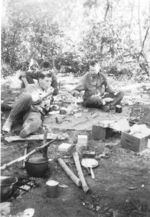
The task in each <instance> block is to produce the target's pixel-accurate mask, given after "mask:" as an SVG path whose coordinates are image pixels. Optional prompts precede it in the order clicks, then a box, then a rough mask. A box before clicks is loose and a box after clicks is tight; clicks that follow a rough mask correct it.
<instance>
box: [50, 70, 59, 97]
mask: <svg viewBox="0 0 150 217" xmlns="http://www.w3.org/2000/svg"><path fill="white" fill-rule="evenodd" d="M51 86H52V87H53V88H54V92H53V96H56V95H57V94H58V82H57V77H56V75H54V73H52V84H51Z"/></svg>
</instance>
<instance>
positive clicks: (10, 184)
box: [0, 176, 18, 202]
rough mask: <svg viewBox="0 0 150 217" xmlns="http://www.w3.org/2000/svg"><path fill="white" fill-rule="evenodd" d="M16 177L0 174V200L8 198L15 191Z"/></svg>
mask: <svg viewBox="0 0 150 217" xmlns="http://www.w3.org/2000/svg"><path fill="white" fill-rule="evenodd" d="M17 182H18V178H16V177H12V176H0V189H1V197H0V200H1V202H4V201H7V200H8V199H10V198H11V197H12V195H13V193H14V191H15V184H16V183H17Z"/></svg>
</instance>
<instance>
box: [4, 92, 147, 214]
mask: <svg viewBox="0 0 150 217" xmlns="http://www.w3.org/2000/svg"><path fill="white" fill-rule="evenodd" d="M10 92H11V91H10ZM10 92H8V91H4V89H3V91H2V99H6V98H7V99H8V100H9V99H10V98H11V99H12V98H13V95H12V93H11V94H10ZM16 94H17V92H14V95H16ZM10 95H11V97H10ZM138 106H139V107H140V108H142V105H140V104H139V105H138ZM139 107H138V108H139ZM136 108H137V105H136ZM134 110H136V109H134V106H133V107H132V112H131V114H132V115H133V118H132V120H136V121H140V122H141V123H142V121H141V120H143V122H145V121H146V120H148V115H149V114H150V113H149V110H142V111H145V112H147V113H145V114H143V113H142V116H140V117H141V118H139V114H138V115H137V118H136V117H135V116H136V114H135V112H134ZM7 115H8V113H6V112H2V115H1V118H2V124H3V123H4V121H5V119H6V117H7ZM146 117H147V118H146ZM54 132H55V133H59V132H60V131H59V129H57V130H54ZM61 132H62V130H61ZM63 132H64V133H67V134H68V135H69V137H70V139H71V140H72V141H73V142H74V143H75V144H76V142H77V136H78V135H79V134H86V135H88V138H89V141H88V149H89V150H91V151H95V152H96V153H97V154H102V153H107V158H106V157H104V158H101V159H99V160H98V162H99V165H98V167H96V168H95V169H94V174H95V179H92V178H91V176H90V175H89V174H87V171H86V170H85V169H83V172H84V175H85V179H86V181H87V183H88V186H89V188H90V191H89V192H88V193H84V192H83V190H82V188H78V187H77V186H76V185H75V184H74V183H73V181H72V180H71V179H70V178H69V177H68V176H67V175H66V174H65V172H64V171H63V170H62V168H61V167H60V165H59V164H58V162H57V160H56V159H57V156H58V152H57V147H58V145H59V144H61V143H62V142H61V141H58V142H54V143H52V144H51V145H50V147H49V149H48V156H49V158H50V159H53V160H52V161H51V162H49V171H48V173H47V174H46V176H45V178H36V182H37V183H38V185H37V186H36V187H35V188H33V189H31V190H30V191H29V192H27V193H25V194H23V195H22V196H18V195H17V194H16V197H15V198H11V202H12V210H11V215H17V213H19V212H22V211H23V210H25V209H26V208H34V209H35V214H34V216H35V217H44V216H49V217H66V216H68V217H75V216H79V217H84V216H88V217H92V216H95V217H149V216H150V202H149V201H150V170H149V167H150V154H144V155H140V154H138V153H135V152H132V151H130V150H126V149H123V148H122V147H121V144H120V134H115V135H114V136H113V137H112V138H110V139H107V140H105V141H98V140H93V139H92V136H91V131H75V130H67V131H66V130H64V131H63ZM14 134H15V135H16V134H17V131H15V132H13V135H14ZM4 136H5V134H2V140H1V164H2V165H3V164H4V163H7V162H9V161H11V160H13V159H16V158H18V157H20V156H22V155H23V147H24V142H13V143H7V142H6V141H5V140H4ZM66 142H68V141H67V140H66ZM69 142H70V140H69ZM39 145H40V142H30V143H29V146H30V148H29V150H28V151H30V150H31V149H33V148H35V147H37V146H39ZM62 157H63V158H64V160H65V161H66V163H67V165H68V166H69V167H70V168H71V170H72V171H74V173H75V174H76V175H77V171H76V168H75V164H74V161H73V159H72V158H71V157H69V156H68V155H63V156H62ZM2 175H14V176H16V177H18V178H20V177H22V178H23V177H24V178H27V177H28V176H27V173H26V170H25V169H22V163H17V164H14V165H13V166H11V167H9V168H8V169H7V170H5V171H2ZM48 179H53V180H56V181H58V182H59V184H60V187H59V189H58V197H57V198H49V197H47V194H46V192H47V190H46V185H45V183H46V181H47V180H48ZM64 186H65V187H64Z"/></svg>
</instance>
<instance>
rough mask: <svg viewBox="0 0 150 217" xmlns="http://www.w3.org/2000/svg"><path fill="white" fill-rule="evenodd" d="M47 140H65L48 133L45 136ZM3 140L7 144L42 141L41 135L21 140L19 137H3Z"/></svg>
mask: <svg viewBox="0 0 150 217" xmlns="http://www.w3.org/2000/svg"><path fill="white" fill-rule="evenodd" d="M47 139H59V140H65V139H66V138H65V137H64V136H63V135H62V136H59V135H57V134H52V133H48V134H47ZM5 140H6V141H7V142H14V141H33V140H43V134H40V135H31V136H28V137H25V138H21V137H20V136H8V137H5Z"/></svg>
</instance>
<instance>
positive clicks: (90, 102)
mask: <svg viewBox="0 0 150 217" xmlns="http://www.w3.org/2000/svg"><path fill="white" fill-rule="evenodd" d="M123 96H124V93H123V92H118V93H117V94H116V95H115V94H113V93H107V94H106V95H105V98H106V97H110V98H112V99H113V101H112V102H107V103H106V105H103V104H102V101H101V99H100V98H99V97H92V96H91V97H89V98H88V99H86V100H84V101H83V106H85V107H87V108H98V109H102V110H103V108H104V107H105V106H110V107H113V106H115V105H117V104H119V103H120V102H121V100H122V99H123Z"/></svg>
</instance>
